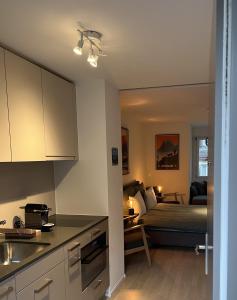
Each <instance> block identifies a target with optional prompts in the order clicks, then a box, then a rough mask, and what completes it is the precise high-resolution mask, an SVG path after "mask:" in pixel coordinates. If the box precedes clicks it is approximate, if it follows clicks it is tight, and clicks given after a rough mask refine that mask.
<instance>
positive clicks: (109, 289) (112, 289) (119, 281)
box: [105, 274, 126, 298]
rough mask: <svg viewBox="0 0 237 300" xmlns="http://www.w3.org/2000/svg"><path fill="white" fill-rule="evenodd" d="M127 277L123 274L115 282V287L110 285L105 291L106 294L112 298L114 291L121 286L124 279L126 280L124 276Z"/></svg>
mask: <svg viewBox="0 0 237 300" xmlns="http://www.w3.org/2000/svg"><path fill="white" fill-rule="evenodd" d="M125 277H126V275H125V274H123V276H122V277H121V278H120V279H119V280H118V281H117V282H116V283H115V285H114V286H113V287H111V286H110V287H109V288H108V289H107V291H106V293H105V296H106V297H108V298H111V296H112V294H113V292H114V291H115V290H116V289H117V288H118V287H119V285H120V284H121V283H122V281H123V280H124V278H125Z"/></svg>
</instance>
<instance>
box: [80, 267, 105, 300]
mask: <svg viewBox="0 0 237 300" xmlns="http://www.w3.org/2000/svg"><path fill="white" fill-rule="evenodd" d="M108 287H109V272H108V268H106V269H105V270H104V271H103V272H101V273H100V274H99V275H98V276H97V277H96V279H95V280H93V282H92V283H91V284H90V285H89V286H88V287H87V288H86V289H85V290H84V291H83V293H82V300H101V299H104V295H105V292H106V290H107V288H108Z"/></svg>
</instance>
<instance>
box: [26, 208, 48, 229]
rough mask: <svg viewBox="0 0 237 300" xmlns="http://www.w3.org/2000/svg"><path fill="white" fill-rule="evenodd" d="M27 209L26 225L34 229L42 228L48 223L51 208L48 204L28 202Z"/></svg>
mask: <svg viewBox="0 0 237 300" xmlns="http://www.w3.org/2000/svg"><path fill="white" fill-rule="evenodd" d="M24 209H25V227H26V228H32V229H42V226H43V225H45V224H47V223H48V215H49V210H50V208H48V206H47V205H46V204H32V203H28V204H26V206H25V207H24Z"/></svg>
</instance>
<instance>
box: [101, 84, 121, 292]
mask: <svg viewBox="0 0 237 300" xmlns="http://www.w3.org/2000/svg"><path fill="white" fill-rule="evenodd" d="M105 87H106V97H105V100H106V133H107V161H108V163H107V167H108V169H107V170H108V204H109V206H108V209H109V233H110V235H109V245H110V252H109V254H110V287H111V288H110V292H111V291H112V290H113V289H114V288H115V287H116V286H117V285H118V284H119V282H120V281H121V280H122V279H123V277H124V240H123V239H124V233H123V221H122V219H123V207H122V201H121V200H122V198H123V191H122V155H121V130H120V124H121V119H120V104H119V95H118V91H117V90H116V89H115V88H113V87H112V86H111V85H110V84H108V83H106V86H105ZM112 147H117V148H118V150H119V164H118V166H112V161H111V148H112Z"/></svg>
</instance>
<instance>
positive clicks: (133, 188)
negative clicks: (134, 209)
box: [123, 180, 144, 214]
mask: <svg viewBox="0 0 237 300" xmlns="http://www.w3.org/2000/svg"><path fill="white" fill-rule="evenodd" d="M138 191H144V185H143V183H140V182H139V181H137V180H133V181H131V182H130V183H127V184H125V185H124V186H123V209H124V212H125V213H126V214H127V213H128V198H129V196H131V197H133V196H135V195H136V193H137V192H138Z"/></svg>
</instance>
